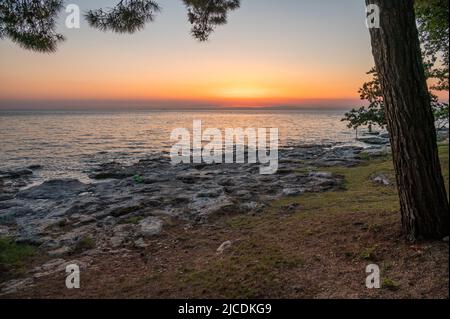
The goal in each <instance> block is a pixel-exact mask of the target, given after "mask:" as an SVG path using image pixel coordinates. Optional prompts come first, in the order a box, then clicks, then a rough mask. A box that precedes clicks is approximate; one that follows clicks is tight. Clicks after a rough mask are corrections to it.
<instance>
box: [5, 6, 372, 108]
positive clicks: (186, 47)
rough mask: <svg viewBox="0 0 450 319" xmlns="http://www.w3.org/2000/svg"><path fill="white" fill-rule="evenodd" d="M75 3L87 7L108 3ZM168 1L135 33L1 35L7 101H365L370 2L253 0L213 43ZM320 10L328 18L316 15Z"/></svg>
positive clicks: (186, 103) (348, 103) (327, 103)
mask: <svg viewBox="0 0 450 319" xmlns="http://www.w3.org/2000/svg"><path fill="white" fill-rule="evenodd" d="M74 2H75V3H78V4H79V6H80V8H82V9H89V8H95V7H99V6H102V5H107V4H108V3H109V2H108V1H107V0H97V1H87V0H78V1H74ZM160 2H161V5H162V7H163V9H164V10H163V12H162V13H161V15H160V16H158V18H157V20H156V21H155V22H154V23H152V24H149V25H148V26H147V27H146V29H145V30H144V31H142V32H138V33H136V34H133V35H116V34H111V33H102V32H98V31H96V30H93V29H91V28H89V27H88V26H87V25H86V23H85V22H83V23H82V26H81V29H79V30H73V29H72V30H71V29H64V27H63V25H62V26H61V32H62V33H63V34H64V35H65V36H66V38H67V40H66V41H65V42H64V43H63V44H62V45H61V46H60V47H59V48H58V51H57V52H56V53H53V54H39V53H33V52H29V51H24V50H22V49H21V48H20V47H18V46H16V45H14V44H12V43H11V42H10V41H2V42H0V52H1V53H0V54H1V59H0V69H1V70H2V71H1V73H0V81H1V83H2V85H1V87H0V107H2V108H9V107H11V105H14V107H16V106H17V107H25V108H26V107H33V105H34V104H36V103H40V102H39V101H58V102H59V101H74V102H73V103H71V105H73V107H77V106H78V104H80V105H89V101H123V107H127V106H128V104H127V101H141V103H140V105H142V106H148V107H160V106H161V101H164V106H170V102H171V101H174V102H176V104H177V106H179V107H193V106H196V105H209V106H219V107H220V106H247V107H254V106H261V107H266V106H299V107H310V106H313V107H320V106H323V107H341V108H348V107H353V106H355V104H359V103H360V102H359V96H358V93H357V91H358V88H359V87H360V86H361V84H362V83H363V82H364V81H365V80H366V79H367V76H366V74H365V72H366V71H367V70H369V69H370V68H371V66H372V65H373V59H372V57H371V53H370V45H369V35H368V32H367V29H366V28H365V25H364V19H363V17H364V4H363V2H361V3H360V4H359V5H355V1H353V0H346V1H343V2H342V3H341V2H340V3H339V4H336V1H331V0H329V1H319V2H318V3H316V2H313V1H305V2H303V1H282V3H280V4H277V2H275V1H271V0H263V1H261V0H247V1H244V2H243V3H242V7H241V8H240V9H239V10H237V11H236V12H233V13H232V14H231V15H230V19H229V23H228V24H227V25H225V26H222V27H220V28H218V29H217V30H216V32H215V33H214V34H213V36H212V38H211V40H210V41H209V42H207V43H199V42H198V41H196V40H195V39H193V38H192V37H191V36H190V35H189V24H188V22H187V21H186V11H185V8H184V7H183V5H181V3H178V1H169V0H166V1H160ZM324 9H327V10H325V11H324ZM324 14H327V15H329V16H327V19H326V20H327V24H324V23H323V15H324ZM319 15H320V16H321V17H322V20H316V19H315V18H314V17H316V16H319ZM271 16H273V18H272V17H271ZM62 18H64V15H63V16H62ZM280 19H282V20H283V21H285V24H283V25H280V24H279V23H278V22H277V21H280ZM61 24H62V23H61ZM249 26H251V27H249ZM306 26H307V28H306ZM311 29H314V30H315V32H314V35H312V34H311V33H310V32H309V30H311ZM344 100H345V101H346V102H345V103H343V102H342V101H344ZM312 101H313V102H314V103H311V102H312ZM319 101H320V102H319ZM55 103H56V102H55ZM55 103H54V104H55ZM50 104H52V103H49V107H51V105H50Z"/></svg>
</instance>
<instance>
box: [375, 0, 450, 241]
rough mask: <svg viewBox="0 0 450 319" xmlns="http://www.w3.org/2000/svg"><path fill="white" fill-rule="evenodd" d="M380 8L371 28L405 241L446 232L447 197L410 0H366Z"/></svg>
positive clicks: (437, 236)
mask: <svg viewBox="0 0 450 319" xmlns="http://www.w3.org/2000/svg"><path fill="white" fill-rule="evenodd" d="M366 3H367V4H368V5H369V4H375V5H378V7H379V8H380V14H381V16H380V28H378V29H377V28H372V29H370V35H371V39H372V51H373V56H374V58H375V65H376V69H377V71H378V74H379V76H380V83H381V89H382V92H383V98H384V102H385V106H386V119H387V123H388V130H389V133H390V136H391V137H390V138H391V145H392V153H393V160H394V167H395V172H396V179H397V185H398V191H399V197H400V205H401V214H402V226H403V231H404V232H405V235H406V236H407V238H408V239H409V240H416V239H442V238H444V237H445V236H448V234H449V212H448V208H449V205H448V198H447V192H446V190H445V183H444V179H443V177H442V172H441V167H440V163H439V157H438V149H437V137H436V130H435V126H434V116H433V113H432V108H431V101H430V96H429V92H428V88H427V83H426V78H425V72H424V67H423V63H422V57H421V51H420V42H419V36H418V31H417V26H416V19H415V14H414V1H413V0H366Z"/></svg>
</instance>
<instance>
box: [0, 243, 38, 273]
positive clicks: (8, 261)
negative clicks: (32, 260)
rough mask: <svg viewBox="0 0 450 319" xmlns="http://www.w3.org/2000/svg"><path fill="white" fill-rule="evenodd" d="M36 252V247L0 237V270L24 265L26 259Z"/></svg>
mask: <svg viewBox="0 0 450 319" xmlns="http://www.w3.org/2000/svg"><path fill="white" fill-rule="evenodd" d="M35 254H36V248H35V247H33V246H29V245H23V244H17V243H15V242H14V241H13V240H11V239H9V238H0V270H3V271H11V270H15V269H18V268H21V267H23V266H24V263H25V261H26V259H28V258H29V257H32V256H34V255H35Z"/></svg>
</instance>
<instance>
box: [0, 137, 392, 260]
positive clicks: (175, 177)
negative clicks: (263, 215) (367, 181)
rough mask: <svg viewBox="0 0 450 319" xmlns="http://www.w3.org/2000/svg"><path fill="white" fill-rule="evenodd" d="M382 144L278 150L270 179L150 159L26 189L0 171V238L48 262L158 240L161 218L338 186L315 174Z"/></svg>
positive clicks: (373, 152)
mask: <svg viewBox="0 0 450 319" xmlns="http://www.w3.org/2000/svg"><path fill="white" fill-rule="evenodd" d="M386 152H388V148H387V147H386V145H385V144H384V145H379V146H376V147H370V148H366V149H364V148H362V147H356V146H339V145H334V146H333V145H309V146H299V147H292V148H289V149H284V150H281V151H280V160H279V169H278V172H277V174H274V175H260V174H259V165H256V164H214V165H206V164H192V165H191V164H181V165H176V166H172V164H171V163H170V159H169V158H168V157H167V156H153V157H151V158H148V159H146V160H141V161H140V162H139V163H137V164H134V165H131V166H122V165H120V164H118V163H105V164H102V165H100V166H99V167H98V168H96V169H95V170H93V171H92V172H91V174H90V177H91V178H92V179H94V180H96V181H97V182H95V183H92V184H84V183H82V182H80V181H78V180H74V179H58V180H50V181H47V182H44V183H43V184H41V185H38V186H33V187H30V188H26V189H21V187H18V186H23V185H26V181H27V178H29V176H30V175H32V170H31V169H25V170H22V171H15V172H7V173H5V172H3V174H1V179H0V188H1V193H2V197H1V198H0V236H8V237H11V238H13V239H14V240H16V241H18V242H23V243H28V244H32V245H39V246H40V247H42V248H45V249H46V250H48V251H49V254H51V255H53V256H58V255H62V254H64V253H67V252H70V251H71V250H73V249H74V248H75V247H76V245H77V243H79V241H80V240H82V239H83V238H86V237H89V238H91V239H92V241H93V242H95V250H96V251H107V250H109V249H114V248H117V247H121V246H124V245H128V244H134V245H138V246H139V245H142V244H143V243H144V242H145V239H146V238H148V237H152V236H155V235H157V234H159V233H160V232H161V230H162V228H163V227H164V219H165V217H171V218H173V217H175V218H180V219H182V220H185V221H186V222H188V223H205V222H207V220H208V218H209V217H210V216H212V215H214V214H216V213H220V212H227V211H233V212H239V213H258V212H259V211H261V209H263V208H264V206H265V204H266V203H267V202H269V201H271V200H273V199H277V198H281V197H285V196H296V195H300V194H302V193H306V192H324V191H330V190H336V189H339V188H341V187H343V182H344V181H343V178H342V177H341V176H336V175H333V174H331V173H328V172H321V171H320V168H323V167H333V166H349V167H350V166H355V165H358V164H359V163H361V161H362V159H363V158H366V157H367V156H379V155H381V154H385V153H386Z"/></svg>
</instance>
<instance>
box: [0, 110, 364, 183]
mask: <svg viewBox="0 0 450 319" xmlns="http://www.w3.org/2000/svg"><path fill="white" fill-rule="evenodd" d="M344 113H345V111H339V110H291V111H279V110H277V111H261V110H230V111H228V110H226V111H224V110H221V111H0V172H2V171H11V170H18V169H25V168H27V167H30V166H34V167H37V166H40V168H39V169H34V170H33V173H34V174H33V179H34V183H41V182H43V181H46V180H51V179H58V178H76V179H79V180H81V181H84V182H90V180H89V177H88V174H89V172H90V171H91V170H92V169H93V168H94V167H96V166H98V165H99V164H102V163H106V162H119V163H122V164H124V165H129V164H132V163H134V162H137V161H139V160H141V159H145V158H148V157H149V156H154V155H156V154H161V153H163V152H168V151H169V150H170V148H171V147H172V145H173V144H174V141H171V139H170V136H171V132H172V130H174V129H175V128H186V129H188V130H190V131H192V127H193V121H199V120H200V121H202V127H203V128H205V129H206V128H218V129H220V130H225V129H226V128H243V129H246V128H255V129H258V128H278V130H279V143H280V147H292V146H298V145H310V144H335V143H339V144H350V145H355V144H356V145H357V144H358V142H357V141H356V138H355V137H356V135H355V131H354V130H352V129H349V128H348V127H347V126H346V123H345V122H342V121H341V119H342V117H343V116H344Z"/></svg>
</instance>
